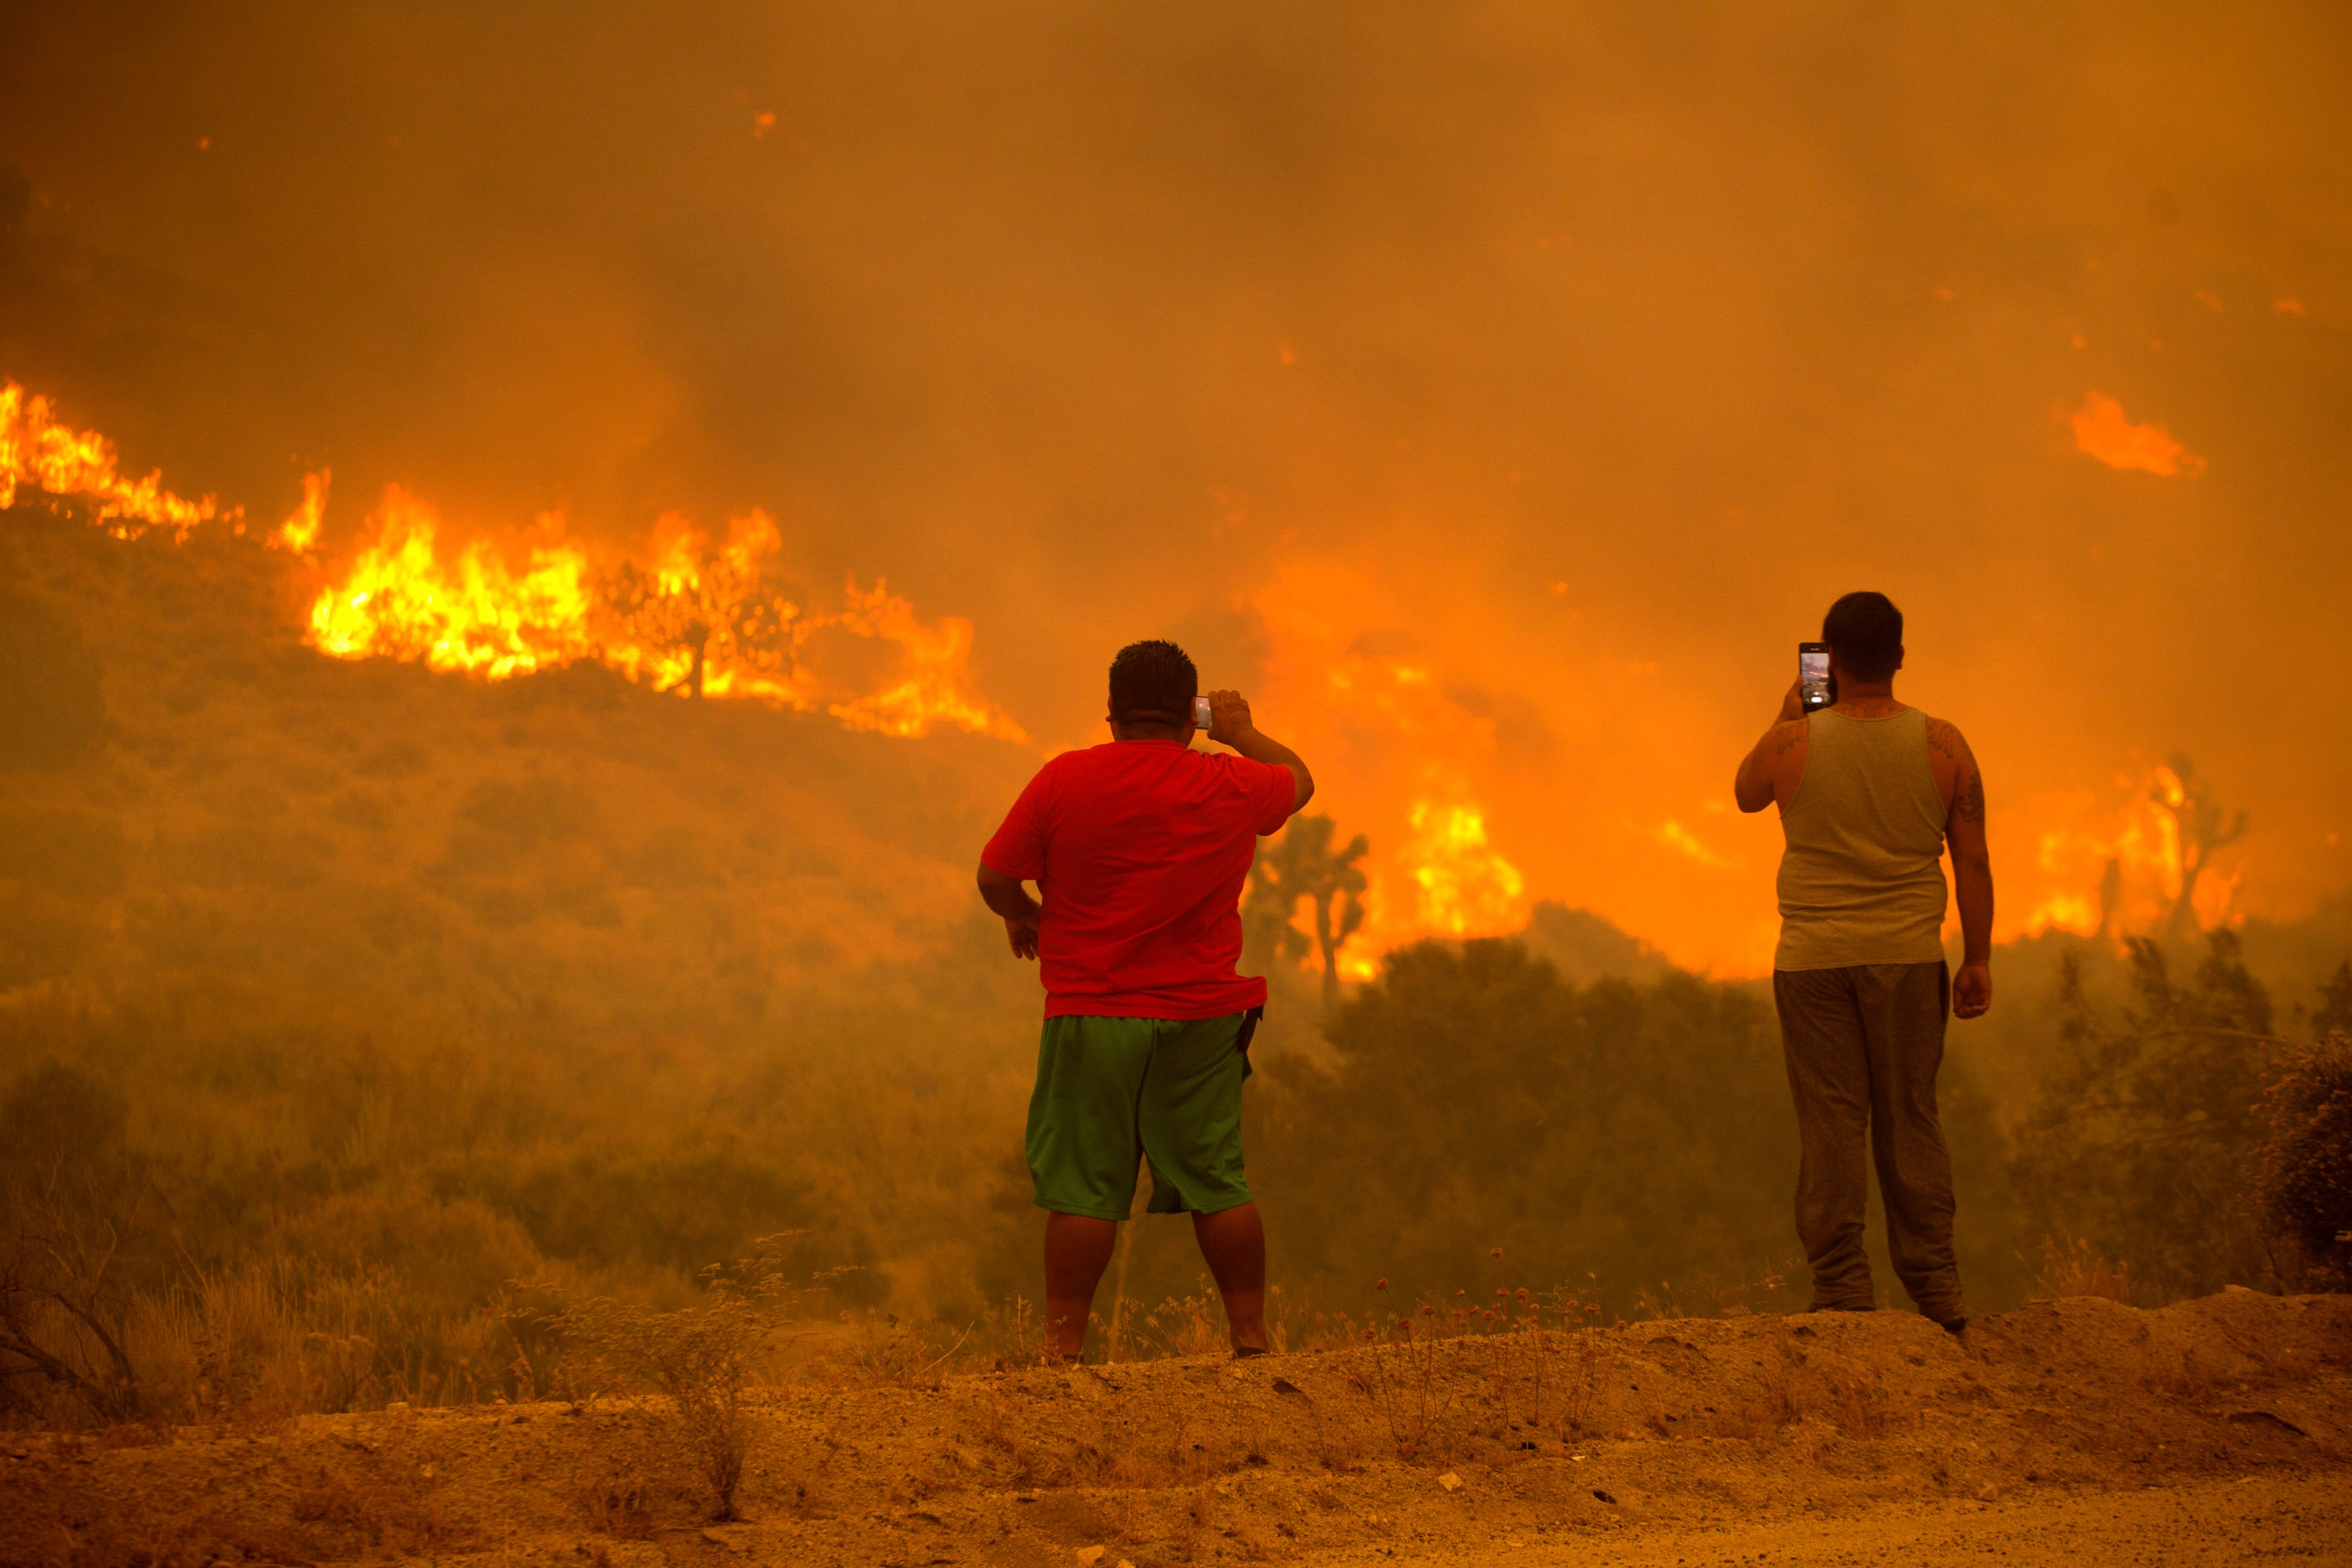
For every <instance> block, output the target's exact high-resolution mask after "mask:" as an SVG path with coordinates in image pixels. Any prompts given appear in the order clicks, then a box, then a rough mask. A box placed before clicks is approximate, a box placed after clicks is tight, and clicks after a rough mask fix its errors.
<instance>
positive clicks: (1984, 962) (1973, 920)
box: [1927, 719, 1992, 1018]
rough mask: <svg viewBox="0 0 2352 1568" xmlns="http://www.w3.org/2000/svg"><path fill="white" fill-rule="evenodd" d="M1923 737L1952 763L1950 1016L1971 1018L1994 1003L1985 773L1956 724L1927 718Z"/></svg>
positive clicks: (1947, 835)
mask: <svg viewBox="0 0 2352 1568" xmlns="http://www.w3.org/2000/svg"><path fill="white" fill-rule="evenodd" d="M1927 743H1928V744H1929V745H1930V746H1932V747H1934V748H1935V749H1936V751H1937V752H1939V753H1940V754H1941V755H1942V756H1943V757H1944V758H1946V759H1947V761H1948V763H1950V765H1951V766H1952V768H1953V779H1952V805H1951V810H1950V811H1949V813H1948V815H1947V816H1946V818H1945V822H1944V844H1945V847H1946V848H1948V849H1949V850H1950V851H1951V856H1952V900H1953V901H1954V902H1955V903H1957V904H1958V905H1959V907H1960V972H1959V973H1958V974H1956V975H1954V976H1953V977H1952V1016H1954V1017H1956V1018H1974V1017H1979V1016H1982V1015H1983V1013H1984V1012H1985V1010H1986V1009H1987V1008H1989V1007H1990V1006H1991V1005H1992V854H1991V851H1990V849H1989V848H1988V847H1987V846H1986V844H1985V791H1984V773H1983V772H1982V771H1981V770H1980V769H1979V768H1978V766H1977V759H1976V753H1975V752H1971V751H1970V750H1969V743H1968V742H1967V741H1966V740H1965V739H1964V738H1962V736H1961V734H1960V732H1959V731H1958V730H1957V729H1955V728H1954V727H1953V726H1951V725H1949V724H1947V723H1945V722H1944V721H1941V720H1939V719H1931V720H1929V721H1928V722H1927Z"/></svg>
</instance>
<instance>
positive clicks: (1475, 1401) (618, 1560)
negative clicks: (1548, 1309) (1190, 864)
mask: <svg viewBox="0 0 2352 1568" xmlns="http://www.w3.org/2000/svg"><path fill="white" fill-rule="evenodd" d="M696 1454H697V1449H696V1447H695V1445H694V1444H693V1443H692V1441H691V1440H690V1437H689V1435H688V1434H686V1433H685V1432H683V1431H682V1430H681V1428H680V1426H679V1425H678V1424H677V1421H676V1419H675V1418H674V1416H673V1415H672V1414H671V1412H670V1411H669V1410H668V1409H667V1407H665V1406H662V1405H657V1404H655V1403H652V1402H645V1401H635V1402H631V1401H617V1402H616V1401H602V1400H600V1401H593V1402H588V1403H583V1404H572V1405H565V1404H544V1405H497V1406H491V1407H484V1408H474V1409H464V1410H429V1411H404V1410H398V1409H395V1410H393V1411H388V1412H383V1413H380V1414H370V1415H338V1416H306V1417H301V1418H299V1419H292V1420H282V1421H277V1422H267V1421H260V1420H256V1421H252V1422H248V1423H247V1424H245V1425H243V1426H237V1427H215V1428H176V1429H155V1428H145V1427H139V1428H124V1429H120V1430H117V1431H114V1432H110V1433H105V1434H100V1435H96V1436H85V1437H80V1438H54V1437H46V1436H41V1437H36V1436H26V1435H22V1434H15V1435H5V1436H0V1563H5V1564H7V1565H9V1568H14V1565H16V1564H26V1565H33V1564H38V1565H41V1568H50V1565H52V1564H75V1565H77V1568H83V1565H87V1568H101V1565H111V1564H116V1563H121V1564H136V1565H138V1568H166V1565H175V1564H186V1565H188V1568H204V1565H205V1564H207V1563H216V1562H217V1563H337V1562H356V1561H367V1560H374V1561H381V1560H385V1559H400V1558H430V1559H432V1560H434V1561H436V1562H472V1563H482V1564H485V1565H488V1564H496V1568H517V1565H522V1564H562V1565H563V1568H638V1565H645V1568H651V1565H653V1564H656V1563H659V1564H689V1565H697V1568H737V1565H739V1564H740V1565H750V1564H766V1563H777V1564H784V1563H791V1564H801V1563H810V1564H815V1563H847V1564H860V1565H873V1568H918V1565H921V1568H929V1565H932V1564H949V1563H974V1564H1014V1563H1035V1564H1049V1563H1050V1564H1069V1563H1077V1564H1081V1565H1082V1568H1083V1565H1087V1564H1091V1565H1092V1568H1119V1564H1121V1563H1132V1564H1134V1565H1135V1568H1156V1565H1159V1564H1170V1563H1210V1562H1218V1563H1222V1562H1255V1561H1264V1562H1289V1563H1331V1564H1343V1563H1346V1564H1354V1563H1364V1564H1372V1563H1381V1564H1387V1563H1470V1562H1487V1561H1495V1560H1505V1561H1510V1562H1515V1563H1517V1562H1525V1563H1569V1562H1575V1563H1623V1564H1649V1563H1659V1564H1664V1563H1675V1564H1700V1563H1864V1562H1883V1561H1889V1560H1896V1559H1908V1560H1910V1561H1914V1562H1921V1563H1944V1562H1959V1561H1979V1560H1982V1559H1984V1558H1987V1557H1991V1558H1994V1559H1998V1560H2004V1561H2010V1562H2021V1563H2042V1562H2050V1563H2056V1562H2059V1561H2061V1560H2066V1561H2073V1562H2094V1563H2138V1562H2146V1563H2234V1562H2241V1561H2252V1560H2253V1559H2256V1558H2273V1557H2292V1558H2295V1559H2298V1560H2304V1561H2313V1562H2323V1563H2324V1562H2337V1561H2342V1562H2346V1563H2352V1467H2347V1459H2352V1298H2344V1297H2297V1298H2287V1299H2284V1300H2282V1299H2279V1298H2275V1297H2269V1296H2263V1295H2258V1294H2255V1293H2253V1292H2251V1291H2242V1290H2232V1291H2230V1292H2228V1293H2226V1294H2224V1295H2221V1296H2216V1297H2210V1298H2207V1299H2206V1300H2199V1301H2191V1302H2186V1303H2183V1304H2181V1305H2179V1306H2175V1307H2170V1308H2167V1309H2165V1310H2161V1311H2153V1312H2143V1311H2136V1310H2132V1309H2130V1308H2127V1307H2123V1306H2119V1305H2117V1304H2116V1303H2114V1302H2111V1301H2105V1300H2095V1299H2090V1298H2082V1299H2068V1300H2059V1301H2044V1302H2036V1303H2033V1304H2031V1305H2029V1306H2027V1307H2025V1308H2023V1309H2021V1310H2018V1311H2015V1312H2011V1313H2008V1314H2005V1315H2003V1316H2000V1317H1997V1318H1992V1319H1988V1320H1985V1321H1982V1322H1980V1323H1979V1324H1978V1326H1977V1327H1976V1328H1974V1329H1973V1330H1971V1331H1970V1332H1969V1336H1968V1340H1967V1342H1965V1343H1963V1342H1959V1341H1956V1340H1954V1339H1953V1338H1951V1337H1950V1336H1948V1335H1947V1334H1945V1333H1944V1332H1943V1331H1941V1330H1939V1329H1937V1328H1936V1327H1934V1326H1933V1325H1932V1324H1929V1323H1927V1322H1925V1321H1922V1320H1921V1319H1919V1318H1916V1317H1915V1316H1912V1315H1911V1314H1908V1313H1902V1312H1879V1313H1872V1314H1861V1315H1829V1314H1824V1315H1814V1316H1804V1317H1790V1318H1780V1317H1769V1318H1767V1317H1751V1318H1738V1319H1729V1320H1711V1321H1699V1320H1688V1319H1683V1320H1668V1321H1655V1322H1643V1323H1633V1324H1625V1325H1620V1326H1616V1327H1612V1328H1608V1329H1594V1330H1591V1331H1586V1332H1584V1333H1581V1334H1559V1333H1553V1334H1545V1335H1540V1336H1538V1335H1533V1334H1526V1333H1520V1334H1511V1335H1496V1336H1492V1337H1486V1338H1475V1337H1474V1338H1471V1339H1466V1340H1458V1341H1443V1342H1436V1343H1435V1344H1434V1345H1424V1346H1423V1347H1421V1348H1417V1349H1412V1350H1406V1349H1402V1348H1399V1347H1395V1346H1386V1347H1373V1346H1365V1347H1363V1348H1361V1349H1359V1350H1352V1351H1339V1352H1322V1353H1318V1354H1314V1355H1293V1356H1282V1357H1268V1358H1265V1359H1264V1360H1261V1361H1255V1362H1248V1363H1234V1362H1230V1361H1223V1360H1215V1361H1210V1360H1195V1361H1166V1362H1151V1363H1131V1364H1125V1365H1118V1366H1111V1367H1101V1368H1087V1369H1082V1370H1079V1371H1076V1372H1058V1371H1049V1370H1045V1369H1042V1368H1031V1369H1024V1370H1019V1371H1012V1372H1004V1373H993V1374H989V1375H982V1376H969V1377H957V1378H949V1379H945V1380H941V1381H937V1382H933V1383H924V1382H920V1381H917V1382H914V1383H912V1384H883V1385H879V1386H874V1385H867V1386H812V1387H800V1388H794V1389H788V1390H783V1391H779V1392H777V1393H775V1394H772V1395H765V1396H763V1397H762V1398H761V1403H759V1404H758V1405H756V1406H755V1407H754V1408H753V1410H752V1411H751V1417H750V1421H749V1428H748V1451H747V1462H746V1468H745V1471H744V1475H743V1479H742V1483H741V1486H740V1491H739V1492H738V1494H737V1499H736V1501H737V1507H738V1510H739V1511H740V1515H741V1517H740V1520H737V1521H729V1522H725V1523H717V1522H712V1519H711V1514H712V1493H711V1491H710V1489H709V1485H708V1483H707V1482H706V1480H705V1479H703V1477H702V1475H701V1473H700V1471H699V1469H698V1466H697V1463H696ZM1096 1548H1101V1551H1100V1552H1095V1549H1096Z"/></svg>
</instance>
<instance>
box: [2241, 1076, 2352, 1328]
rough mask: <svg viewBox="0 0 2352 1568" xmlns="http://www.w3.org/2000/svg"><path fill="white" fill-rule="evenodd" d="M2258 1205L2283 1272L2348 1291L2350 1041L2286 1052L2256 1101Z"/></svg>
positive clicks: (2351, 1284) (2351, 1257)
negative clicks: (2261, 1127)
mask: <svg viewBox="0 0 2352 1568" xmlns="http://www.w3.org/2000/svg"><path fill="white" fill-rule="evenodd" d="M2263 1120H2264V1121H2265V1123H2266V1124H2267V1133H2268V1136H2267V1137H2266V1139H2265V1141H2264V1143H2263V1158H2262V1163H2261V1185H2260V1194H2261V1199H2260V1201H2261V1205H2262V1210H2263V1217H2264V1219H2265V1220H2266V1221H2267V1222H2268V1223H2269V1226H2270V1228H2271V1230H2272V1232H2273V1235H2274V1236H2276V1237H2278V1238H2279V1239H2280V1240H2281V1241H2283V1242H2284V1243H2285V1245H2286V1249H2287V1251H2288V1253H2289V1257H2288V1258H2286V1259H2284V1260H2283V1261H2284V1262H2285V1263H2286V1264H2287V1267H2285V1268H2282V1269H2281V1271H2280V1272H2281V1273H2282V1274H2283V1275H2286V1276H2288V1277H2289V1278H2290V1279H2292V1278H2293V1277H2294V1276H2295V1275H2297V1274H2300V1275H2301V1277H2302V1281H2303V1282H2305V1283H2310V1284H2316V1285H2320V1286H2322V1287H2323V1288H2325V1289H2336V1290H2342V1289H2352V1239H2347V1237H2352V1037H2347V1036H2346V1035H2342V1034H2336V1035H2331V1036H2330V1037H2328V1038H2326V1039H2325V1040H2322V1041H2319V1042H2318V1043H2316V1044H2315V1045H2310V1046H2303V1047H2293V1048H2291V1049H2289V1050H2288V1051H2287V1052H2285V1053H2284V1055H2283V1056H2282V1058H2281V1059H2280V1061H2279V1063H2278V1066H2277V1068H2276V1069H2275V1070H2274V1072H2273V1075H2272V1078H2271V1081H2270V1085H2269V1090H2268V1092H2267V1093H2266V1094H2264V1096H2263Z"/></svg>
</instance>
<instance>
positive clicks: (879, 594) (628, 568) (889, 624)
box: [289, 487, 1028, 741]
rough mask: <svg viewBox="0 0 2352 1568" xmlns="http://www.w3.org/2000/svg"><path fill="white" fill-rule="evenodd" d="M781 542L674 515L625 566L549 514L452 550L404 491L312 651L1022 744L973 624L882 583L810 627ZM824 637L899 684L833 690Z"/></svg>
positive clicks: (316, 626)
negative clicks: (992, 686)
mask: <svg viewBox="0 0 2352 1568" xmlns="http://www.w3.org/2000/svg"><path fill="white" fill-rule="evenodd" d="M289 526H290V525H289ZM781 548H782V538H781V537H780V535H779V534H778V532H777V531H776V524H775V521H774V520H773V519H772V518H770V517H769V516H768V514H767V513H766V512H764V511H759V510H753V511H751V512H747V513H745V514H744V515H742V516H740V517H737V518H734V519H732V520H730V522H729V523H728V527H727V536H726V538H725V539H724V540H723V541H720V542H718V543H716V544H715V545H714V544H713V543H712V542H711V541H709V539H707V538H706V537H705V536H704V535H703V533H702V532H701V531H700V530H698V529H697V528H696V527H695V526H694V525H693V523H692V522H691V521H689V520H688V519H687V518H685V517H683V516H681V515H679V514H677V513H675V512H672V513H666V514H664V515H663V516H662V517H661V518H659V519H658V520H657V521H656V522H655V524H654V526H653V529H652V530H651V531H650V532H649V533H648V535H647V536H646V539H645V541H644V542H643V543H642V544H641V545H640V546H638V547H636V548H635V549H630V550H622V551H618V552H605V551H603V550H600V549H598V548H596V547H593V546H592V545H591V544H589V543H588V542H583V541H580V540H576V539H573V538H572V537H570V536H569V534H568V533H567V531H566V530H565V526H564V521H563V519H562V517H561V516H560V515H558V514H555V513H545V514H542V515H541V517H540V518H539V519H538V521H537V522H536V524H535V525H534V527H533V528H532V529H531V530H530V531H528V532H527V533H525V534H524V535H522V536H520V538H517V539H514V540H511V541H507V542H500V541H497V540H493V539H490V538H487V537H476V538H472V539H469V540H467V541H466V542H463V543H461V544H456V545H446V544H445V543H444V542H443V531H442V527H441V521H440V519H439V517H438V516H437V515H436V512H435V511H434V510H433V509H432V507H430V506H429V505H427V504H426V503H425V502H423V501H421V500H418V499H416V498H415V497H414V496H412V495H410V494H408V493H407V492H406V491H404V490H402V489H398V488H397V487H395V488H394V489H390V490H388V491H386V492H385V495H384V499H383V505H382V506H381V507H380V508H379V509H378V510H377V511H376V513H375V515H374V517H373V519H372V520H371V521H370V524H369V528H368V536H367V539H366V542H364V543H363V544H362V546H361V548H360V549H359V551H358V552H356V553H355V554H354V555H353V557H352V561H351V563H350V564H349V565H348V566H347V567H346V568H345V569H344V571H343V574H342V575H341V579H340V580H339V581H337V582H335V583H333V584H331V585H330V586H328V587H327V588H325V589H323V590H322V591H321V592H320V595H319V596H318V598H317V599H316V600H315V601H314V602H313V603H312V605H311V606H310V642H311V644H312V646H314V647H317V648H319V649H320V651H321V652H323V653H329V654H332V655H334V656H335V657H337V658H370V657H374V656H383V657H389V658H404V659H417V660H421V661H423V662H424V663H425V664H427V665H429V666H431V667H432V668H436V669H446V670H456V671H463V672H464V673H467V674H469V675H478V676H481V677H483V678H485V679H491V680H501V679H507V678H509V677H510V676H516V675H525V674H529V673H530V672H531V671H533V670H537V669H546V668H552V667H555V666H558V665H563V664H568V663H571V662H572V661H573V660H575V659H583V658H591V659H596V660H599V661H601V662H603V663H604V664H606V665H609V666H611V667H612V668H615V669H618V670H620V671H621V672H622V673H623V674H625V675H626V676H627V677H628V678H629V679H632V680H634V681H636V682H638V683H639V684H641V685H647V686H652V687H654V688H656V689H661V690H676V689H686V690H690V691H692V692H693V693H694V694H696V695H698V696H709V697H756V698H759V699H761V700H765V701H768V702H772V703H775V704H777V705H779V706H784V707H792V708H797V709H802V710H814V709H819V708H822V709H824V710H825V711H826V712H828V713H830V714H832V715H833V716H834V717H835V718H836V719H838V720H840V721H842V722H843V723H845V724H847V725H849V726H850V727H851V728H853V729H859V730H872V731H878V732H880V733H883V734H887V735H908V736H912V735H921V734H924V733H927V732H928V731H930V730H931V729H933V728H934V727H936V726H939V725H942V724H945V725H952V726H954V727H956V728H958V729H963V730H972V731H979V732H981V733H982V734H988V735H995V736H998V737H1000V738H1003V739H1005V740H1010V741H1025V740H1026V739H1027V738H1028V737H1027V736H1026V735H1025V734H1024V732H1023V731H1022V729H1021V726H1020V725H1018V724H1016V723H1015V722H1013V718H1012V716H1011V715H1010V714H1008V713H1006V712H1005V711H1004V710H1003V709H1001V708H999V707H997V706H995V705H994V704H993V703H990V702H987V701H984V700H982V699H980V698H978V697H976V696H974V695H973V694H972V692H971V674H970V668H969V667H970V662H971V640H972V634H971V622H970V621H968V620H965V619H963V618H961V617H960V616H946V617H943V618H941V619H940V620H938V621H936V622H930V623H926V622H924V621H923V620H922V619H921V618H920V617H919V616H917V615H916V614H915V609H914V606H913V605H910V604H908V602H907V600H905V599H904V598H902V597H899V596H898V595H894V594H892V593H890V592H889V591H888V588H887V584H882V583H879V582H877V583H876V584H875V585H874V586H873V587H872V588H871V589H862V588H860V587H859V586H858V585H857V584H856V582H855V581H854V580H853V581H852V582H850V583H849V584H848V585H847V587H846V589H845V593H844V599H845V605H844V607H843V608H842V609H840V610H838V611H835V612H834V613H831V614H826V615H817V614H812V613H810V612H809V611H808V610H807V609H806V608H804V606H803V598H804V597H805V595H802V594H800V593H799V592H798V591H796V590H794V589H793V588H791V587H790V586H789V585H787V584H783V583H782V582H781V581H779V580H778V579H776V578H775V577H774V576H773V575H772V573H771V570H770V567H771V564H772V562H773V560H774V558H775V557H776V555H777V554H778V552H779V551H780V550H781ZM828 630H833V631H839V632H842V633H845V634H847V635H849V636H852V637H866V638H872V639H875V640H878V641H881V642H886V643H893V644H896V645H897V646H898V653H899V667H898V673H897V675H896V676H895V678H893V679H891V680H890V681H889V683H888V684H887V685H885V686H884V687H882V688H881V689H879V690H877V691H873V692H869V693H866V694H863V695H851V694H845V693H836V692H832V691H829V690H828V689H826V687H825V685H824V682H823V681H821V680H820V679H818V678H817V677H816V676H815V675H814V673H813V672H812V671H811V670H810V669H809V668H807V665H806V662H805V659H804V658H803V654H804V650H805V648H806V647H807V644H808V642H809V639H810V638H811V637H814V636H815V635H817V634H818V633H820V632H824V631H828Z"/></svg>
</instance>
